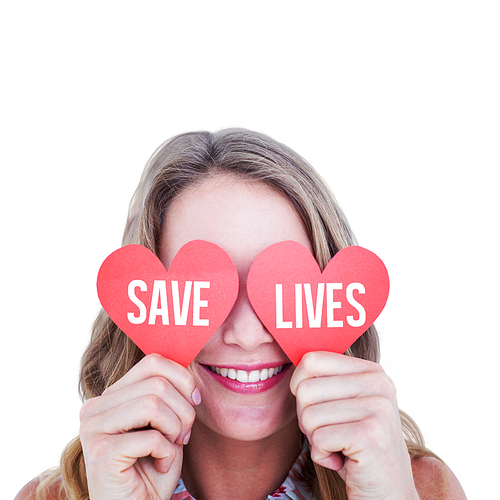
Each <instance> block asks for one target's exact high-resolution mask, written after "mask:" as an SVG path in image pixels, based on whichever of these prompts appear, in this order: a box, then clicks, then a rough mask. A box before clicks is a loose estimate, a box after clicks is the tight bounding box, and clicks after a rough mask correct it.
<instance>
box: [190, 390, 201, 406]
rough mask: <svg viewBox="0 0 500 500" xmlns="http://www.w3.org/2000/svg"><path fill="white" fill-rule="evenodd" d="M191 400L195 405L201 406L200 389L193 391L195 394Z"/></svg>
mask: <svg viewBox="0 0 500 500" xmlns="http://www.w3.org/2000/svg"><path fill="white" fill-rule="evenodd" d="M191 399H192V400H193V403H194V404H195V405H199V404H200V403H201V394H200V391H199V389H198V387H197V388H196V389H195V390H194V391H193V394H191Z"/></svg>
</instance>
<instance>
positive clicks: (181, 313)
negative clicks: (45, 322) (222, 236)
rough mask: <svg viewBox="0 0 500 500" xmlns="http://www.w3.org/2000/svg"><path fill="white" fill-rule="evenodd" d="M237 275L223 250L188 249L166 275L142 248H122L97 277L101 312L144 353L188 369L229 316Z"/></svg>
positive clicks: (208, 246) (193, 244)
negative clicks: (169, 360)
mask: <svg viewBox="0 0 500 500" xmlns="http://www.w3.org/2000/svg"><path fill="white" fill-rule="evenodd" d="M238 286H239V285H238V273H237V271H236V268H235V266H234V263H233V261H232V260H231V258H230V257H229V255H228V254H227V253H226V252H225V251H224V250H222V248H220V247H218V246H217V245H214V244H213V243H209V242H207V241H202V240H194V241H190V242H189V243H186V244H185V245H184V246H183V247H182V248H180V250H179V251H178V252H177V254H176V256H175V257H174V259H173V260H172V263H171V264H170V267H169V269H168V271H167V270H166V269H165V266H164V265H163V264H162V262H161V261H160V260H159V259H158V257H156V255H155V254H154V253H153V252H151V250H149V249H147V248H146V247H143V246H141V245H127V246H125V247H122V248H120V249H118V250H116V251H115V252H113V253H112V254H111V255H109V256H108V257H107V258H106V260H105V261H104V262H103V264H102V266H101V268H100V270H99V274H98V276H97V293H98V295H99V300H100V301H101V304H102V306H103V307H104V309H105V310H106V312H107V313H108V314H109V316H110V317H111V319H112V320H113V321H114V322H115V323H116V324H117V325H118V327H119V328H120V329H121V330H122V331H123V332H125V333H126V334H127V335H128V336H129V337H130V338H131V339H132V340H133V341H134V342H135V344H136V345H137V346H138V347H139V348H140V349H141V350H142V351H143V352H144V353H145V354H150V353H158V354H161V355H162V356H164V357H167V358H169V359H172V360H174V361H177V362H178V363H180V364H182V365H184V366H188V365H189V363H191V361H192V360H193V359H194V358H195V356H196V355H197V354H198V353H199V352H200V351H201V349H202V348H203V346H204V345H205V344H206V342H207V341H208V339H209V338H210V337H211V336H212V334H213V333H214V332H215V331H216V330H217V329H218V328H219V327H220V325H221V324H222V323H223V321H224V320H225V319H226V317H227V315H228V314H229V312H230V311H231V309H232V307H233V305H234V302H235V300H236V297H237V295H238Z"/></svg>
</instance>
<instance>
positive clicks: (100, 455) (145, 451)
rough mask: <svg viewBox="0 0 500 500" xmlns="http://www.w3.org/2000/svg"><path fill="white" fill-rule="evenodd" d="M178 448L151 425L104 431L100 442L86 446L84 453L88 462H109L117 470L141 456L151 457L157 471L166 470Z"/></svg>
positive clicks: (128, 465) (122, 470)
mask: <svg viewBox="0 0 500 500" xmlns="http://www.w3.org/2000/svg"><path fill="white" fill-rule="evenodd" d="M177 448H178V447H176V446H175V445H174V444H172V443H171V442H170V441H169V440H168V439H166V438H165V436H164V435H163V434H162V433H161V432H159V431H157V430H154V429H150V430H144V431H140V432H128V433H125V434H115V435H107V436H104V437H103V438H102V439H100V440H99V446H96V447H95V448H93V447H92V446H86V449H85V455H86V457H88V458H87V459H88V460H89V462H92V463H97V464H101V465H100V466H104V465H103V464H104V463H106V464H109V463H110V462H109V457H114V458H113V460H112V462H111V463H112V464H113V465H114V467H115V468H116V470H117V472H118V473H123V472H125V471H126V470H128V469H130V468H131V467H132V466H133V465H134V464H135V463H136V461H137V460H138V459H139V458H141V457H148V456H151V457H153V459H154V461H155V467H156V469H157V470H158V472H162V473H166V472H168V471H169V469H170V467H171V465H172V463H173V461H174V459H175V457H176V454H177V452H178V451H177Z"/></svg>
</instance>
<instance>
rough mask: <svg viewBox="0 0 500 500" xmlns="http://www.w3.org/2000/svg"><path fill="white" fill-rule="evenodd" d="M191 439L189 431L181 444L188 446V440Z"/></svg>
mask: <svg viewBox="0 0 500 500" xmlns="http://www.w3.org/2000/svg"><path fill="white" fill-rule="evenodd" d="M190 437H191V431H189V432H188V433H187V434H186V435H185V436H184V440H183V441H182V444H188V443H189V438H190Z"/></svg>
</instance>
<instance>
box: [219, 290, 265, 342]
mask: <svg viewBox="0 0 500 500" xmlns="http://www.w3.org/2000/svg"><path fill="white" fill-rule="evenodd" d="M221 330H222V339H223V341H224V342H225V343H226V344H229V345H237V346H239V347H241V348H243V349H245V350H246V351H253V350H254V349H256V348H257V347H259V346H260V345H261V344H271V343H272V342H274V337H273V336H272V335H271V334H270V333H269V332H268V331H267V330H266V329H265V327H264V325H263V324H262V323H261V321H260V319H259V317H258V316H257V315H256V314H255V311H254V310H253V307H252V305H251V304H250V301H249V300H248V295H247V291H246V285H243V286H240V291H239V295H238V298H237V299H236V302H235V304H234V307H233V309H232V310H231V312H230V313H229V316H228V317H227V318H226V321H225V322H224V324H223V325H222V328H221Z"/></svg>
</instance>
